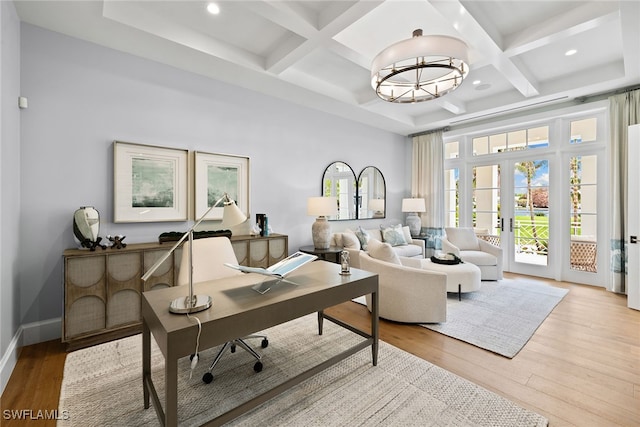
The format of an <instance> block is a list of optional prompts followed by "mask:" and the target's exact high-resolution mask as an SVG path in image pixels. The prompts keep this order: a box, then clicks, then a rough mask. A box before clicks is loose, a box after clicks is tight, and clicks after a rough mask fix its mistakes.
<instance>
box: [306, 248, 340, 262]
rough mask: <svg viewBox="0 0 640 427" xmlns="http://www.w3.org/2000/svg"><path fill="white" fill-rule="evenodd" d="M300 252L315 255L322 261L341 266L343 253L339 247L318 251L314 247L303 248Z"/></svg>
mask: <svg viewBox="0 0 640 427" xmlns="http://www.w3.org/2000/svg"><path fill="white" fill-rule="evenodd" d="M298 250H299V251H300V252H304V253H306V254H311V255H315V256H317V257H318V258H320V259H323V260H325V261H330V262H335V263H336V264H340V253H341V252H342V248H339V247H337V246H330V247H329V249H316V248H315V247H314V246H313V245H311V246H302V247H301V248H299V249H298Z"/></svg>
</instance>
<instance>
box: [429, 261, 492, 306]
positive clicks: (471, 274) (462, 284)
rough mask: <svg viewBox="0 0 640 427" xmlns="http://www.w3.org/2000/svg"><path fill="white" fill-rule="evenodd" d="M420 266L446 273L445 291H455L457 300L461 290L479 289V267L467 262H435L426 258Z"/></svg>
mask: <svg viewBox="0 0 640 427" xmlns="http://www.w3.org/2000/svg"><path fill="white" fill-rule="evenodd" d="M422 268H424V269H425V270H431V271H438V272H440V273H445V274H446V275H447V292H457V293H458V300H461V299H462V293H463V292H473V291H477V290H478V289H480V269H479V268H478V267H477V266H476V265H473V264H469V263H468V262H463V263H460V264H454V265H448V264H437V263H435V262H433V261H431V260H430V259H426V260H424V262H423V264H422Z"/></svg>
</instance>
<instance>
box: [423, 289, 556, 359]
mask: <svg viewBox="0 0 640 427" xmlns="http://www.w3.org/2000/svg"><path fill="white" fill-rule="evenodd" d="M568 292H569V291H568V290H567V289H562V288H556V287H553V286H549V285H544V284H539V283H533V282H532V281H528V280H526V279H503V280H499V281H497V282H491V281H483V282H482V287H481V288H480V290H478V291H476V292H469V293H463V294H462V300H461V301H458V294H457V293H449V294H448V301H447V321H446V322H445V323H437V324H424V325H422V326H424V327H425V328H428V329H431V330H433V331H436V332H440V333H441V334H444V335H447V336H450V337H453V338H456V339H459V340H461V341H465V342H468V343H469V344H473V345H475V346H477V347H480V348H483V349H485V350H489V351H492V352H494V353H497V354H499V355H501V356H504V357H508V358H513V357H514V356H515V355H516V354H518V353H519V352H520V350H522V348H523V347H524V346H525V344H526V343H527V342H528V341H529V340H530V339H531V337H532V336H533V334H534V333H535V332H536V330H537V329H538V328H539V327H540V325H541V324H542V322H544V320H545V319H546V318H547V316H548V315H549V314H550V313H551V312H552V311H553V309H554V308H555V307H556V305H558V303H560V301H562V298H564V296H565V295H566V294H567V293H568Z"/></svg>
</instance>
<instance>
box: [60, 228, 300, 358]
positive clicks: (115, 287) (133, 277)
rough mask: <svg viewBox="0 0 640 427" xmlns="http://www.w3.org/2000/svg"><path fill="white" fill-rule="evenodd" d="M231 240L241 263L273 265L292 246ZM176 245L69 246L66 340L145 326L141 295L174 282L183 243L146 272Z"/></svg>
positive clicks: (79, 341) (81, 342)
mask: <svg viewBox="0 0 640 427" xmlns="http://www.w3.org/2000/svg"><path fill="white" fill-rule="evenodd" d="M231 244H232V246H233V250H234V252H235V254H236V257H237V258H238V262H239V263H240V264H242V265H246V266H251V267H265V268H266V267H269V266H270V265H273V264H275V263H276V262H278V261H280V260H281V259H283V258H285V257H287V255H288V250H289V248H288V246H289V245H288V238H287V236H286V235H283V234H272V235H270V236H265V237H260V236H232V237H231ZM172 245H173V244H172V243H164V244H160V243H137V244H129V245H127V247H126V248H123V249H111V248H108V249H106V250H101V249H98V250H96V251H95V252H91V251H88V250H86V249H67V250H66V251H64V254H63V257H64V315H63V321H62V341H63V342H65V343H67V350H68V351H70V350H75V349H77V348H82V347H87V346H90V345H94V344H99V343H102V342H106V341H110V340H113V339H117V338H122V337H125V336H129V335H133V334H136V333H138V332H140V331H141V330H142V329H141V325H142V319H141V315H140V299H141V294H142V292H145V291H149V290H153V289H159V288H164V287H168V286H173V285H175V283H176V279H177V277H178V272H179V269H180V259H181V257H182V248H178V249H177V250H176V251H175V252H174V254H173V256H172V257H169V258H168V259H167V260H166V261H165V262H164V263H163V264H162V265H161V266H160V267H159V268H158V270H156V271H155V273H154V275H153V276H152V277H150V278H149V280H147V281H146V282H143V281H142V279H141V277H142V275H143V274H144V272H145V271H147V270H148V269H149V268H150V267H151V266H152V265H153V264H154V263H155V262H156V261H157V260H158V259H159V258H160V257H162V256H163V255H164V254H165V253H166V251H167V250H169V249H170V248H171V247H172ZM185 295H186V294H185ZM167 307H168V306H167Z"/></svg>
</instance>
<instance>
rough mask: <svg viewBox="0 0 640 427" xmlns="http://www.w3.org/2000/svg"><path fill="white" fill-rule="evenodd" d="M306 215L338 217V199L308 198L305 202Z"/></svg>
mask: <svg viewBox="0 0 640 427" xmlns="http://www.w3.org/2000/svg"><path fill="white" fill-rule="evenodd" d="M307 215H312V216H333V215H338V199H337V198H335V197H309V199H308V200H307Z"/></svg>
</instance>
